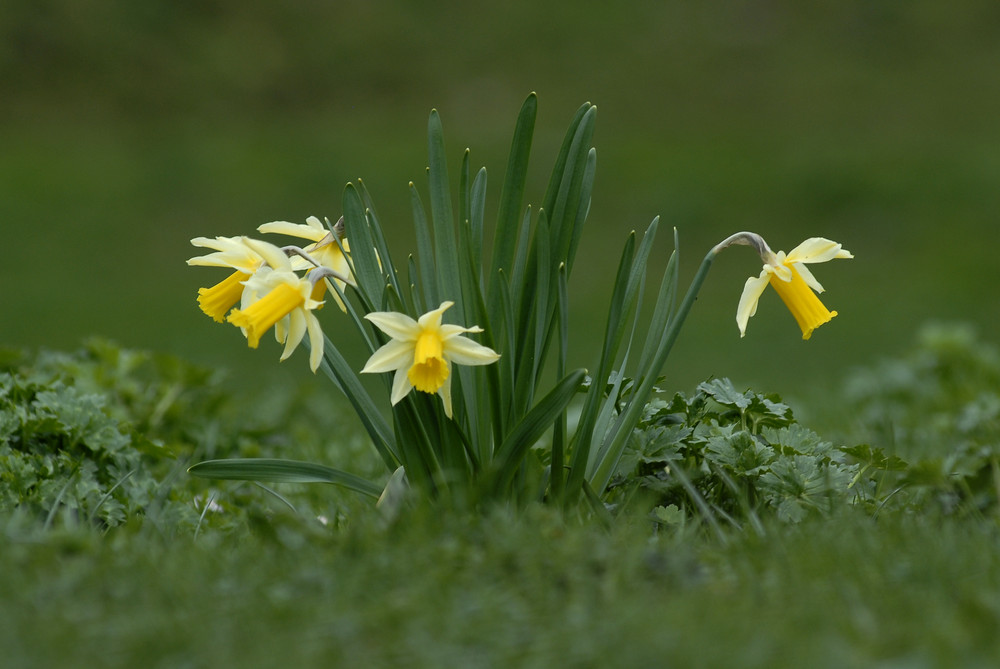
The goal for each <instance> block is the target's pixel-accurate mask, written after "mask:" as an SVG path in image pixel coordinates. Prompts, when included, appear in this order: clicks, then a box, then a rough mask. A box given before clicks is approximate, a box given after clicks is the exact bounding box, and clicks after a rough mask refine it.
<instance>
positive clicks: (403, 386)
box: [389, 367, 413, 406]
mask: <svg viewBox="0 0 1000 669" xmlns="http://www.w3.org/2000/svg"><path fill="white" fill-rule="evenodd" d="M406 372H407V370H406V368H405V367H400V368H399V369H397V370H396V376H394V377H393V379H392V393H391V394H390V395H389V402H390V403H391V404H392V405H393V406H396V405H397V404H399V401H400V400H401V399H403V398H404V397H406V396H407V394H409V392H410V391H411V390H413V384H412V383H410V376H409V374H407V373H406Z"/></svg>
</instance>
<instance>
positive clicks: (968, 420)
mask: <svg viewBox="0 0 1000 669" xmlns="http://www.w3.org/2000/svg"><path fill="white" fill-rule="evenodd" d="M844 395H845V405H844V409H845V410H846V411H847V412H848V415H849V416H850V418H845V419H843V420H842V424H843V427H844V431H845V432H847V433H849V434H856V435H859V436H862V437H863V438H865V439H867V440H869V441H870V442H871V443H873V444H879V445H880V446H879V447H873V446H867V445H865V446H859V447H857V448H855V449H847V450H845V452H847V453H848V454H849V455H851V456H852V457H854V458H855V459H856V460H857V461H858V462H859V463H860V464H861V465H862V467H863V468H864V470H866V475H868V476H869V477H870V481H868V485H866V486H865V487H862V488H861V490H862V491H863V492H864V493H865V495H866V502H867V503H868V504H869V506H871V507H872V508H882V507H884V506H897V507H904V508H923V507H925V506H926V505H928V504H931V505H934V506H937V507H939V508H941V509H942V510H944V511H946V512H949V513H983V512H987V511H993V512H995V511H996V509H997V508H998V500H1000V355H998V353H997V350H996V348H995V347H994V346H992V345H990V344H988V343H986V342H983V341H981V340H980V339H979V338H978V337H977V336H976V334H975V332H974V331H973V330H972V329H971V328H969V327H967V326H958V325H950V326H944V325H928V326H925V327H924V328H923V329H922V330H921V331H920V333H919V334H918V336H917V342H916V344H915V345H914V346H913V347H912V348H911V349H910V350H909V351H907V352H906V353H905V354H904V355H902V356H901V357H899V358H896V359H892V360H883V361H881V362H879V363H877V364H875V365H872V366H871V367H867V368H864V369H858V370H855V371H854V373H853V374H852V375H851V376H850V378H849V379H848V380H847V382H846V384H845V391H844Z"/></svg>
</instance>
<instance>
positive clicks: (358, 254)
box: [343, 184, 385, 311]
mask: <svg viewBox="0 0 1000 669" xmlns="http://www.w3.org/2000/svg"><path fill="white" fill-rule="evenodd" d="M343 211H344V227H345V231H346V234H347V238H348V240H350V242H351V261H352V262H353V264H354V278H355V280H356V281H357V283H358V292H359V294H360V296H361V298H362V302H363V303H364V305H365V308H366V310H369V311H378V310H379V308H380V306H381V304H382V288H383V286H384V285H385V281H384V280H383V277H382V270H381V268H380V266H379V260H378V256H377V255H376V252H375V240H374V238H373V237H372V232H371V229H370V228H369V227H368V217H367V216H366V215H365V210H364V205H363V204H362V202H361V198H360V197H359V196H358V191H357V189H356V188H355V187H354V184H347V187H346V188H344V198H343Z"/></svg>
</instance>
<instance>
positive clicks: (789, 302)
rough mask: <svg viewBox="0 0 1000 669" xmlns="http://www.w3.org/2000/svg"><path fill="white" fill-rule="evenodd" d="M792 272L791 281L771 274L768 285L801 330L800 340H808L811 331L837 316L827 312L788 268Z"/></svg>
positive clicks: (792, 269)
mask: <svg viewBox="0 0 1000 669" xmlns="http://www.w3.org/2000/svg"><path fill="white" fill-rule="evenodd" d="M786 267H788V269H790V270H791V272H792V280H791V281H782V280H781V279H780V278H778V276H777V275H775V274H771V279H770V283H771V285H772V286H774V289H775V290H776V291H778V296H779V297H781V300H782V301H783V302H784V303H785V306H786V307H788V310H789V311H791V312H792V316H794V317H795V320H796V322H797V323H798V324H799V327H800V328H801V329H802V338H803V339H809V337H811V336H812V333H813V330H815V329H816V328H818V327H819V326H820V325H822V324H823V323H829V322H830V320H831V319H832V318H833V317H834V316H836V315H837V312H836V311H829V310H828V309H827V308H826V307H825V306H823V303H822V302H820V301H819V298H818V297H816V293H814V292H813V290H812V288H810V287H809V285H808V284H807V283H806V282H805V281H804V280H803V279H802V277H801V276H800V275H799V273H798V272H797V271H795V268H794V267H791V266H788V265H786Z"/></svg>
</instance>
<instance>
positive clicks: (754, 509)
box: [612, 379, 857, 526]
mask: <svg viewBox="0 0 1000 669" xmlns="http://www.w3.org/2000/svg"><path fill="white" fill-rule="evenodd" d="M856 469H857V466H856V465H850V464H848V463H846V462H845V457H844V455H843V453H841V452H840V451H838V450H837V449H835V448H834V447H833V445H832V444H831V443H829V442H826V441H823V440H822V439H821V438H820V437H819V435H817V434H816V433H814V432H812V431H811V430H808V429H806V428H805V427H803V426H802V425H799V424H798V423H797V422H796V421H795V418H794V416H793V415H792V410H791V408H789V407H788V406H787V405H785V404H783V403H782V402H781V401H780V398H778V397H777V396H775V395H762V394H759V393H756V392H753V391H750V390H748V391H745V392H740V391H738V390H736V389H735V388H734V387H733V385H732V383H730V381H729V380H728V379H713V380H711V381H707V382H705V383H702V384H701V385H699V386H698V389H697V391H696V392H695V394H694V395H692V396H691V397H686V396H685V395H684V394H683V393H678V394H676V395H675V396H674V398H673V399H672V400H671V401H670V402H669V403H668V402H666V401H663V400H654V401H653V402H651V403H650V404H649V405H648V406H647V407H646V414H645V416H644V417H643V420H642V422H641V423H640V425H639V427H638V428H637V429H636V430H635V431H634V432H633V435H632V438H631V440H630V442H629V444H628V446H627V447H626V449H625V453H624V454H623V456H622V459H621V461H620V462H619V466H618V475H617V477H616V479H615V481H614V482H613V485H612V487H613V488H618V489H619V490H618V497H619V498H621V499H628V498H630V497H631V496H632V495H634V493H635V492H637V490H641V491H646V492H648V493H651V494H652V495H653V500H654V504H655V505H656V506H657V507H658V508H657V510H656V511H655V513H654V517H655V518H656V519H657V520H658V521H660V522H667V523H675V522H682V521H683V520H684V519H685V518H686V517H687V516H688V515H691V516H693V517H695V518H697V517H699V516H700V517H701V518H702V519H704V520H709V521H710V522H712V523H716V522H717V521H718V520H724V521H726V522H729V523H732V524H734V525H736V526H742V525H743V523H745V522H747V521H748V520H749V521H753V522H758V517H759V516H760V515H761V514H764V513H774V514H776V515H777V517H778V518H780V519H782V520H790V521H799V520H802V519H803V518H804V517H805V516H806V515H807V514H808V513H809V512H810V511H821V512H824V513H829V512H830V511H832V510H833V509H834V508H835V507H836V506H838V505H843V504H844V503H845V502H846V501H848V500H849V499H850V497H851V496H852V492H851V490H850V484H851V481H852V476H853V474H854V472H855V471H856ZM675 509H676V510H675ZM682 510H683V511H684V513H681V511H682Z"/></svg>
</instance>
